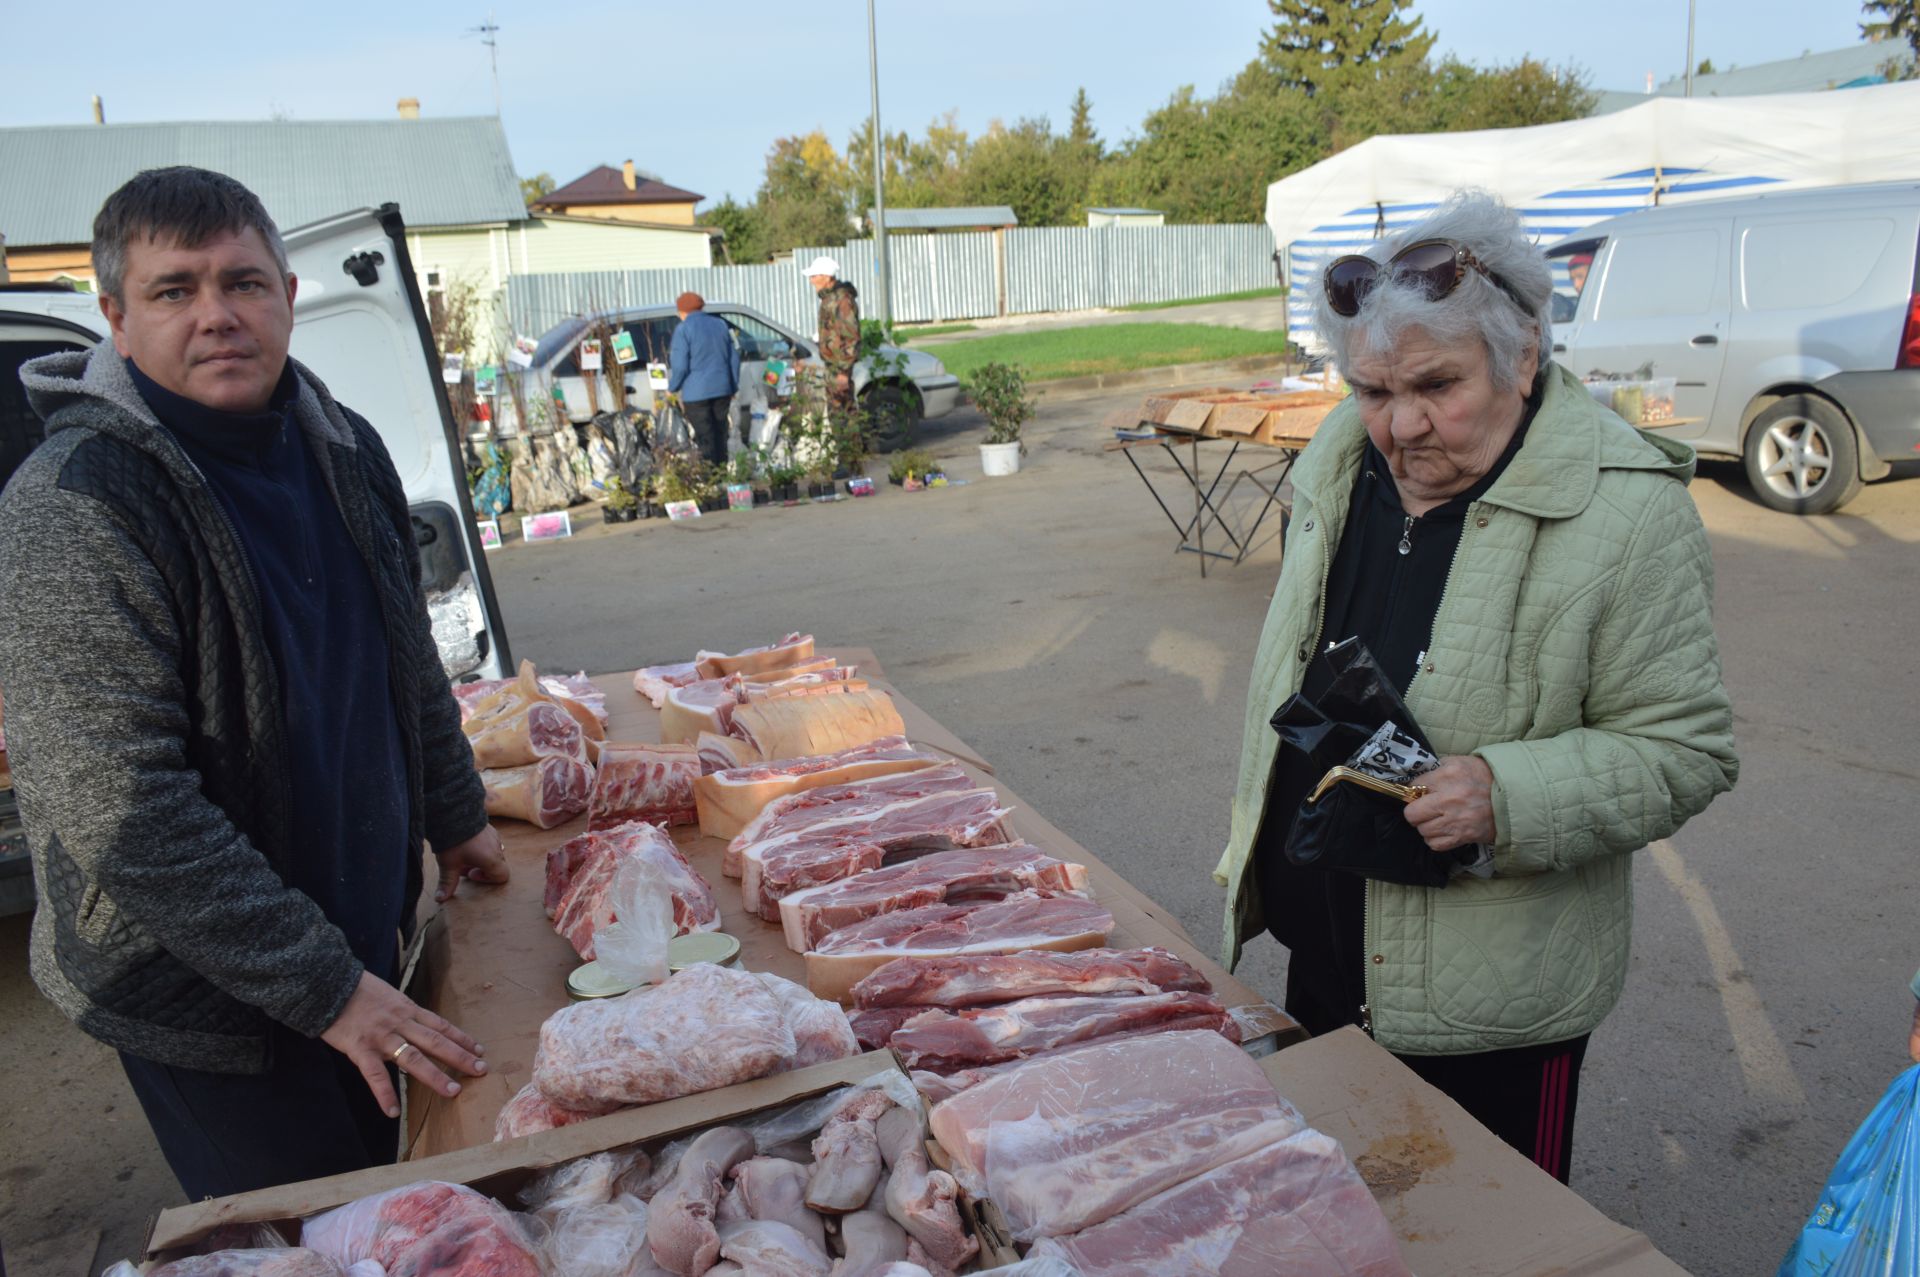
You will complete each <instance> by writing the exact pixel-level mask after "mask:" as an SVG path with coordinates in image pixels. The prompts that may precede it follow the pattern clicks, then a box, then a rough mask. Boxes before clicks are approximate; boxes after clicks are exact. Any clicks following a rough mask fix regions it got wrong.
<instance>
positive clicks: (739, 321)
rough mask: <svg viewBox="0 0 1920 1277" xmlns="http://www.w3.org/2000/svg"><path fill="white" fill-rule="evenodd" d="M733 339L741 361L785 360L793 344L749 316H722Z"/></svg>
mask: <svg viewBox="0 0 1920 1277" xmlns="http://www.w3.org/2000/svg"><path fill="white" fill-rule="evenodd" d="M721 318H722V319H724V320H726V321H727V327H729V328H731V329H733V339H734V340H735V341H736V342H738V343H739V346H740V357H741V358H742V359H785V358H787V357H788V356H789V355H791V354H792V353H793V343H792V342H791V341H789V340H787V337H786V335H785V334H783V333H781V332H778V331H777V330H775V329H774V328H772V327H771V326H769V325H767V324H763V323H761V322H760V321H759V320H757V319H755V318H754V317H753V316H751V315H722V316H721Z"/></svg>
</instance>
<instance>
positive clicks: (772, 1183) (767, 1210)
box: [730, 1157, 827, 1259]
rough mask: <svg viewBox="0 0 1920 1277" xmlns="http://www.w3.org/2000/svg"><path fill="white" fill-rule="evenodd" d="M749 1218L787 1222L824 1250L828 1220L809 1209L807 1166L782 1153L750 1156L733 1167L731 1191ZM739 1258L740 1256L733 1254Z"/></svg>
mask: <svg viewBox="0 0 1920 1277" xmlns="http://www.w3.org/2000/svg"><path fill="white" fill-rule="evenodd" d="M730 1195H731V1196H732V1197H733V1198H734V1199H735V1201H736V1202H737V1204H738V1205H739V1208H740V1209H741V1210H742V1211H743V1212H744V1213H745V1214H744V1217H745V1218H747V1219H766V1220H773V1221H775V1222H777V1223H781V1224H785V1225H787V1226H788V1227H790V1228H792V1229H793V1230H794V1231H795V1232H797V1233H799V1234H800V1235H801V1236H802V1237H804V1238H806V1240H807V1241H808V1243H809V1244H811V1245H812V1246H813V1248H814V1249H815V1250H818V1251H820V1252H821V1253H822V1254H824V1253H825V1252H826V1249H827V1230H826V1226H825V1222H824V1221H823V1220H821V1218H820V1217H819V1216H818V1215H816V1214H814V1213H813V1212H812V1211H810V1210H808V1209H807V1168H806V1167H804V1166H802V1165H800V1164H799V1163H798V1162H789V1161H787V1160H786V1159H785V1158H780V1157H750V1158H748V1159H747V1160H746V1161H744V1162H742V1163H740V1164H739V1165H738V1166H736V1167H734V1168H733V1189H732V1191H731V1194H730ZM733 1258H736V1259H737V1258H738V1256H733Z"/></svg>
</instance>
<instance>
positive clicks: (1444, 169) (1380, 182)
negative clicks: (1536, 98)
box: [1267, 82, 1920, 339]
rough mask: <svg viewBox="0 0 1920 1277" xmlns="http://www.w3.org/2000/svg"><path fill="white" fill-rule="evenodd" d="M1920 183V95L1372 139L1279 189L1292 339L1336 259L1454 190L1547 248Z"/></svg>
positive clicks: (1900, 91)
mask: <svg viewBox="0 0 1920 1277" xmlns="http://www.w3.org/2000/svg"><path fill="white" fill-rule="evenodd" d="M1911 177H1920V83H1914V82H1908V83H1901V84H1882V85H1874V86H1870V87H1865V88H1858V89H1846V90H1838V91H1831V92H1825V93H1781V94H1767V95H1764V96H1756V97H1739V98H1668V97H1656V98H1649V99H1648V100H1647V101H1646V102H1645V103H1644V104H1642V105H1640V106H1635V107H1630V108H1628V109H1626V110H1624V111H1617V112H1614V113H1613V114H1611V115H1602V116H1596V117H1593V118H1589V119H1584V120H1568V121H1565V122H1563V123H1559V124H1538V125H1534V126H1532V127H1529V128H1519V129H1482V130H1478V131H1475V132H1469V133H1409V134H1392V135H1387V136H1382V137H1374V138H1369V139H1367V140H1366V141H1364V142H1362V143H1360V144H1359V145H1357V146H1353V147H1350V148H1348V149H1347V150H1345V151H1342V152H1340V153H1339V154H1338V155H1334V156H1330V157H1329V158H1327V159H1324V160H1322V161H1321V162H1320V163H1318V164H1315V165H1314V166H1313V167H1312V168H1308V169H1303V170H1301V171H1300V172H1298V173H1295V174H1294V175H1293V176H1291V177H1286V178H1282V179H1281V180H1280V181H1278V182H1275V183H1273V185H1271V186H1269V187H1268V188H1267V225H1268V227H1270V228H1271V229H1272V231H1273V238H1274V242H1275V243H1276V244H1277V245H1278V246H1279V248H1280V249H1281V251H1282V252H1283V253H1285V255H1286V260H1287V271H1288V278H1289V280H1290V282H1291V283H1292V284H1293V293H1292V300H1291V301H1290V302H1289V310H1290V311H1291V312H1292V314H1291V315H1290V319H1291V321H1292V326H1293V328H1294V331H1295V335H1296V339H1298V338H1299V337H1301V336H1303V335H1305V334H1306V333H1308V332H1310V325H1311V319H1310V312H1309V311H1308V310H1307V301H1306V299H1307V298H1308V296H1309V295H1310V293H1311V290H1312V289H1313V288H1314V287H1315V286H1316V284H1317V277H1318V273H1319V269H1320V267H1321V266H1322V265H1323V264H1324V263H1325V262H1326V260H1327V259H1328V258H1330V257H1335V256H1338V255H1339V254H1341V253H1351V252H1356V251H1358V248H1359V247H1360V246H1362V245H1365V244H1367V243H1369V242H1371V241H1372V240H1373V239H1375V238H1377V237H1378V236H1379V235H1380V234H1382V233H1384V232H1387V231H1393V230H1397V229H1399V228H1401V227H1404V226H1409V225H1412V224H1413V223H1415V222H1417V221H1419V220H1420V218H1421V217H1422V216H1424V215H1425V214H1426V212H1427V211H1428V210H1430V209H1432V208H1433V207H1434V206H1435V205H1436V204H1438V203H1439V202H1440V201H1442V200H1444V199H1445V198H1446V197H1447V196H1448V195H1449V194H1450V193H1452V192H1453V191H1454V190H1456V189H1458V188H1460V187H1463V186H1475V187H1480V188H1482V189H1484V190H1488V191H1492V192H1493V193H1494V194H1495V195H1498V196H1500V197H1501V198H1502V199H1504V200H1505V201H1506V202H1507V203H1508V204H1510V205H1512V206H1513V207H1514V208H1515V209H1517V210H1518V211H1519V212H1520V214H1521V216H1522V217H1523V218H1524V219H1525V221H1526V224H1527V227H1528V229H1529V230H1531V231H1532V232H1533V233H1534V234H1536V235H1537V236H1539V238H1540V241H1541V243H1542V244H1546V243H1549V242H1551V241H1553V240H1557V239H1560V238H1562V237H1563V236H1566V235H1570V234H1572V233H1574V232H1575V231H1578V230H1580V229H1581V228H1583V227H1586V226H1590V225H1592V224H1593V223H1594V222H1597V221H1600V220H1602V219H1603V218H1608V217H1613V216H1616V215H1618V214H1620V213H1627V212H1631V211H1633V210H1634V209H1637V208H1644V207H1646V206H1647V205H1649V204H1655V203H1659V204H1669V203H1679V202H1682V201H1686V200H1695V199H1713V198H1719V197H1725V196H1729V195H1745V194H1754V193H1756V191H1757V189H1759V188H1766V189H1773V190H1784V189H1789V188H1792V187H1806V186H1832V185H1838V184H1841V183H1849V182H1878V181H1888V180H1893V179H1897V178H1911Z"/></svg>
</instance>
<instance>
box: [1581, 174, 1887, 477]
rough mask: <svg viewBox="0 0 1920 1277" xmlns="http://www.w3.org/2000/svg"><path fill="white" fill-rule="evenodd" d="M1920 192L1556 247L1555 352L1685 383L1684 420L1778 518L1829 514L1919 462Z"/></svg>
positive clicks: (1642, 222)
mask: <svg viewBox="0 0 1920 1277" xmlns="http://www.w3.org/2000/svg"><path fill="white" fill-rule="evenodd" d="M1916 256H1920V183H1915V182H1884V183H1875V184H1872V185H1865V186H1847V187H1826V188H1822V189H1815V190H1800V191H1781V192H1779V193H1777V194H1772V195H1757V196H1748V197H1744V198H1741V199H1728V200H1713V201H1706V202H1701V203H1695V204H1681V205H1670V206H1666V207H1661V208H1651V209H1646V210H1644V211H1641V212H1637V213H1629V214H1627V215H1625V216H1623V217H1615V218H1610V219H1608V220H1607V221H1604V222H1598V223H1596V224H1594V225H1593V226H1590V227H1588V228H1586V229H1585V230H1583V231H1581V232H1579V233H1578V234H1577V235H1575V236H1573V237H1572V238H1570V239H1566V240H1562V241H1560V242H1559V243H1557V244H1554V245H1553V246H1552V247H1551V248H1549V249H1548V250H1547V257H1548V261H1549V264H1550V265H1552V266H1553V268H1554V280H1555V288H1556V293H1557V295H1556V296H1555V298H1554V315H1553V319H1554V347H1553V350H1554V357H1555V358H1556V359H1557V360H1559V362H1561V363H1563V364H1565V365H1566V366H1567V367H1569V368H1571V369H1573V371H1574V372H1576V373H1578V374H1580V375H1581V376H1586V375H1587V374H1589V373H1592V372H1598V373H1602V374H1606V375H1633V374H1635V373H1638V372H1641V371H1642V370H1644V369H1645V368H1646V366H1647V365H1649V364H1651V365H1652V368H1651V374H1650V375H1652V376H1654V377H1672V378H1675V379H1677V382H1678V384H1677V386H1676V388H1675V391H1674V418H1675V420H1674V423H1673V424H1672V425H1671V426H1664V427H1662V426H1656V427H1650V428H1656V429H1660V430H1661V432H1662V433H1664V434H1670V435H1672V436H1673V437H1674V438H1676V439H1684V440H1686V441H1687V442H1688V443H1691V444H1692V445H1693V446H1694V448H1695V449H1697V450H1698V451H1699V452H1700V453H1702V454H1703V455H1705V456H1714V457H1732V458H1738V459H1741V460H1743V461H1744V462H1745V463H1746V471H1747V478H1748V480H1749V482H1751V483H1752V485H1753V490H1754V493H1755V495H1756V496H1758V497H1759V499H1760V500H1761V501H1762V502H1763V503H1764V504H1766V505H1768V506H1770V507H1772V508H1773V509H1775V510H1782V511H1786V512H1788V513H1791V514H1825V513H1827V512H1829V511H1832V510H1837V509H1839V508H1840V507H1841V506H1842V505H1844V504H1845V503H1846V502H1847V501H1848V500H1850V499H1851V498H1852V497H1853V495H1854V494H1855V493H1856V492H1858V491H1859V490H1860V485H1861V483H1862V482H1863V481H1864V480H1867V479H1878V478H1881V477H1882V476H1884V475H1886V474H1888V473H1889V472H1890V470H1891V465H1890V463H1892V462H1895V461H1916V460H1920V280H1917V279H1916V276H1915V259H1916Z"/></svg>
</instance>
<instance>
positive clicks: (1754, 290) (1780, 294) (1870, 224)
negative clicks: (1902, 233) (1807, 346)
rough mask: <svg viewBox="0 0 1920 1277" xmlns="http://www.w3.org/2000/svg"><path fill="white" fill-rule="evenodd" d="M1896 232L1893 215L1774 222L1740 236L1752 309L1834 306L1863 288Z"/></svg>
mask: <svg viewBox="0 0 1920 1277" xmlns="http://www.w3.org/2000/svg"><path fill="white" fill-rule="evenodd" d="M1891 238H1893V219H1891V218H1886V217H1871V218H1870V217H1848V218H1830V219H1827V220H1825V221H1819V222H1771V223H1767V224H1764V225H1760V226H1749V227H1747V228H1746V229H1745V231H1743V232H1742V234H1741V236H1740V281H1741V292H1742V295H1743V296H1744V298H1745V299H1746V305H1747V309H1748V310H1797V309H1800V308H1802V307H1806V306H1832V305H1834V304H1835V303H1837V302H1843V301H1845V300H1846V299H1847V298H1849V297H1851V296H1853V295H1854V294H1855V293H1857V292H1859V291H1860V286H1861V285H1862V284H1865V283H1866V282H1867V277H1868V275H1870V274H1871V273H1872V272H1873V267H1874V264H1875V263H1876V262H1878V261H1879V260H1880V254H1881V253H1882V252H1883V251H1884V250H1885V249H1886V247H1887V241H1888V240H1889V239H1891Z"/></svg>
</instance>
